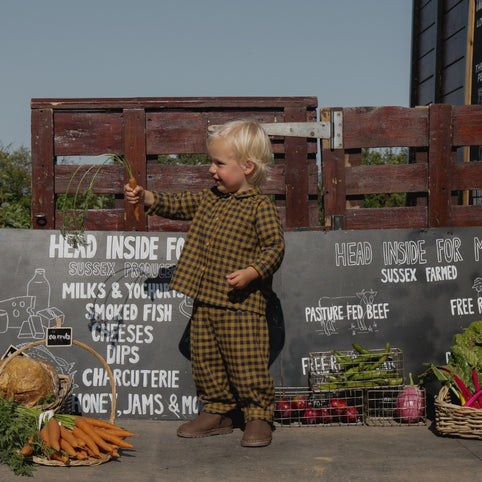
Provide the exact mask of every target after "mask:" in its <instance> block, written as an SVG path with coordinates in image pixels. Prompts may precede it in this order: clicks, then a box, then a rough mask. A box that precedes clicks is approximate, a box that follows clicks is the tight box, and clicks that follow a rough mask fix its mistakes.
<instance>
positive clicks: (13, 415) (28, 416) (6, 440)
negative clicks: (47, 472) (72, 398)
mask: <svg viewBox="0 0 482 482" xmlns="http://www.w3.org/2000/svg"><path fill="white" fill-rule="evenodd" d="M41 413H42V410H40V409H38V408H31V407H25V406H24V405H21V404H19V403H17V402H15V401H14V400H13V398H11V399H6V398H3V397H1V396H0V462H2V463H4V464H6V465H8V466H9V467H10V468H11V469H12V470H13V472H14V473H15V474H16V475H28V476H31V475H32V472H33V468H34V465H33V464H32V462H31V461H30V460H29V459H26V458H25V457H24V456H23V455H21V454H20V450H22V448H23V447H24V446H25V444H26V443H27V442H28V441H29V439H33V441H34V443H33V447H34V453H36V452H37V451H36V450H35V447H37V448H38V453H37V454H38V455H39V454H41V453H43V450H44V448H43V446H42V445H41V443H40V440H39V434H38V432H39V430H38V423H39V417H40V415H41ZM54 418H55V419H56V420H57V421H59V422H60V423H62V425H63V426H64V427H66V428H70V429H72V428H73V426H74V423H75V416H74V415H68V414H55V415H54Z"/></svg>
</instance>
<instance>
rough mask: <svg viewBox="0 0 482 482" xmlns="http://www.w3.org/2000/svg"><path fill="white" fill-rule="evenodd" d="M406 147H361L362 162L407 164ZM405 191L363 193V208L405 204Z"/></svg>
mask: <svg viewBox="0 0 482 482" xmlns="http://www.w3.org/2000/svg"><path fill="white" fill-rule="evenodd" d="M407 162H408V149H406V148H402V149H391V148H387V149H382V150H380V149H362V164H363V165H365V166H368V165H370V166H374V165H387V164H407ZM406 202H407V193H398V192H395V193H377V194H365V196H364V200H363V207H364V208H384V207H387V208H388V207H402V206H406Z"/></svg>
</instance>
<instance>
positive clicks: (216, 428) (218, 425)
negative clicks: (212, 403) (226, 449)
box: [177, 412, 233, 438]
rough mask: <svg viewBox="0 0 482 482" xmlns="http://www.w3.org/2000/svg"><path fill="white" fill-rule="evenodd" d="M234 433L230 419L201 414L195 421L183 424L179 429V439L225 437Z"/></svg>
mask: <svg viewBox="0 0 482 482" xmlns="http://www.w3.org/2000/svg"><path fill="white" fill-rule="evenodd" d="M232 431H233V422H232V420H231V419H230V418H228V417H225V416H224V415H219V414H216V413H209V412H201V413H200V414H199V415H198V416H197V417H196V418H195V419H194V420H191V421H190V422H186V423H183V424H182V425H181V426H180V427H179V428H178V429H177V435H178V436H179V437H186V438H200V437H209V436H210V435H223V434H226V433H231V432H232Z"/></svg>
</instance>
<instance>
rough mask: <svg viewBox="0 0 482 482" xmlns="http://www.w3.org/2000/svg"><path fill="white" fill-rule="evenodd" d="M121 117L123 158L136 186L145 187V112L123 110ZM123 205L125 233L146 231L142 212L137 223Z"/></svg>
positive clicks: (128, 205)
mask: <svg viewBox="0 0 482 482" xmlns="http://www.w3.org/2000/svg"><path fill="white" fill-rule="evenodd" d="M123 117H124V152H125V156H126V159H127V161H128V162H129V164H130V165H131V168H132V173H133V175H134V177H135V178H136V179H137V182H138V184H140V185H141V186H143V187H146V179H147V175H146V112H145V110H144V109H124V115H123ZM127 181H128V175H127V173H126V182H127ZM124 204H125V229H126V231H129V230H132V231H134V230H137V231H146V230H147V229H146V216H145V214H144V212H143V210H142V209H141V210H140V219H139V221H136V219H135V217H134V210H133V209H132V206H131V205H130V204H128V203H127V202H125V203H124Z"/></svg>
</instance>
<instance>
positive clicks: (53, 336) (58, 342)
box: [45, 327, 72, 346]
mask: <svg viewBox="0 0 482 482" xmlns="http://www.w3.org/2000/svg"><path fill="white" fill-rule="evenodd" d="M45 345H46V346H72V328H67V327H65V328H64V327H61V328H47V339H46V342H45Z"/></svg>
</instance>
